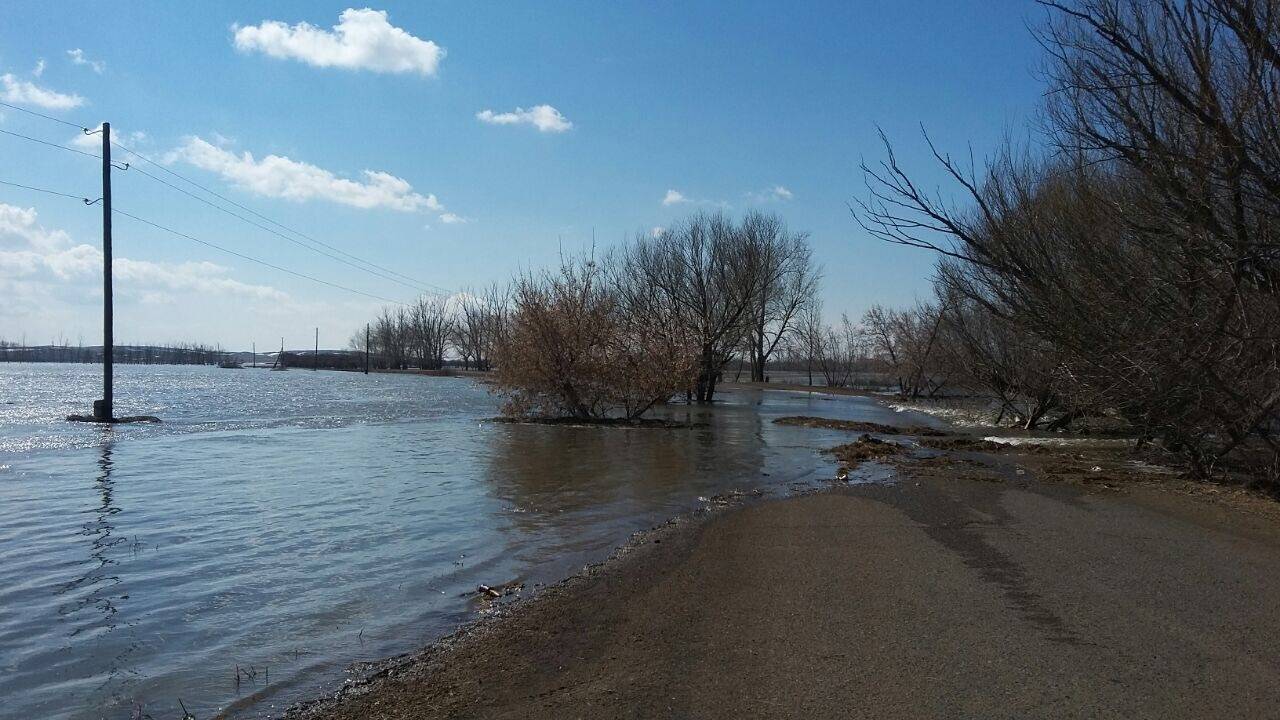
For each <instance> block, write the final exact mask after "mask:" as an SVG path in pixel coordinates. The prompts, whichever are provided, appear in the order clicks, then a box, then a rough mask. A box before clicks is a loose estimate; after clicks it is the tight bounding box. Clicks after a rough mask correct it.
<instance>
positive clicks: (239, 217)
mask: <svg viewBox="0 0 1280 720" xmlns="http://www.w3.org/2000/svg"><path fill="white" fill-rule="evenodd" d="M134 171H136V172H138V173H139V174H142V175H145V176H147V177H148V178H151V179H152V180H154V181H155V182H158V183H160V184H161V185H164V186H166V187H169V188H172V189H173V190H176V191H178V192H180V193H182V194H183V195H186V196H187V197H189V198H191V199H192V200H196V201H197V202H201V203H204V204H205V205H208V206H209V207H211V208H213V209H214V210H217V211H219V212H223V213H226V214H227V215H230V216H231V217H233V218H236V219H237V220H240V221H242V222H245V223H248V224H249V225H252V226H254V227H256V228H258V229H260V230H264V231H266V232H269V233H271V234H272V235H275V236H276V237H279V238H281V239H282V240H286V241H288V242H291V243H293V244H294V245H297V246H298V247H301V248H305V249H307V250H311V251H313V252H317V253H320V254H321V255H324V256H325V257H327V258H330V259H332V260H336V261H338V262H340V263H343V264H345V265H348V266H350V267H353V268H355V269H357V270H360V271H362V272H367V273H369V274H371V275H373V276H374V277H377V278H379V279H382V280H390V281H391V282H394V283H399V284H401V285H404V286H405V287H407V288H410V289H412V290H416V291H418V292H423V291H425V288H422V287H419V286H417V285H412V284H410V283H407V282H404V281H403V280H398V279H396V278H394V277H391V276H389V275H382V274H379V273H376V272H374V271H372V270H369V269H367V268H363V267H360V266H359V265H356V264H355V263H352V262H350V261H347V260H344V259H342V258H340V257H338V256H337V255H332V254H330V253H327V252H325V251H323V250H320V249H319V248H314V247H311V246H310V245H307V244H305V243H302V242H300V241H298V240H295V239H294V238H291V237H289V236H288V235H285V234H283V233H281V232H279V231H277V230H273V229H271V228H269V227H267V226H266V225H263V224H261V223H257V222H254V221H253V220H250V219H249V218H246V217H244V216H243V215H239V214H236V213H234V212H232V211H230V210H228V209H226V208H224V207H221V206H219V205H216V204H214V203H212V202H209V201H208V200H206V199H204V198H202V197H200V196H199V195H196V194H194V193H191V192H189V191H187V190H184V189H182V188H180V187H178V186H177V185H174V184H173V183H170V182H167V181H165V180H162V179H160V178H158V177H156V176H155V175H152V174H151V173H149V172H147V171H146V170H143V169H141V168H137V167H135V168H134Z"/></svg>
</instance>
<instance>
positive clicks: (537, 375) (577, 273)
mask: <svg viewBox="0 0 1280 720" xmlns="http://www.w3.org/2000/svg"><path fill="white" fill-rule="evenodd" d="M611 276H615V277H616V274H614V273H610V272H607V271H606V270H605V269H603V268H602V267H601V265H600V264H599V263H597V262H596V261H595V260H592V259H588V258H573V259H566V260H564V261H563V262H562V263H561V267H560V269H559V272H556V273H550V272H544V273H540V274H527V275H524V276H522V277H520V278H518V279H517V280H516V281H515V282H514V284H513V288H512V310H511V317H510V321H509V323H508V324H507V327H506V329H505V332H503V333H501V334H500V335H499V338H498V345H499V349H498V354H499V356H500V357H501V358H502V360H501V362H500V363H499V364H498V366H497V368H496V370H495V379H496V381H497V383H498V387H499V388H500V392H502V393H503V394H505V395H506V397H507V404H506V411H507V412H508V413H510V414H513V415H551V416H569V417H575V418H580V419H588V418H603V417H611V416H613V415H615V414H617V415H621V416H622V417H623V418H626V419H635V418H638V417H640V416H641V415H642V414H643V413H645V412H646V411H647V410H648V409H649V408H651V407H653V405H655V404H656V403H659V402H663V401H666V400H667V399H669V398H670V397H671V396H672V395H673V394H675V393H676V392H678V391H680V390H681V389H683V388H685V387H687V386H688V383H689V382H690V380H691V378H692V376H693V359H694V358H695V357H696V356H695V354H694V353H693V352H692V348H687V347H673V346H672V345H671V344H670V343H669V342H668V338H669V336H667V335H665V334H664V333H662V332H661V331H660V330H661V328H660V325H661V323H662V319H661V318H660V317H656V316H651V315H648V314H645V313H641V312H635V308H634V307H633V306H630V305H629V304H628V303H627V302H625V300H624V299H623V298H622V297H621V296H620V294H619V293H618V292H617V290H616V288H615V287H614V286H612V284H611V283H610V282H609V278H610V277H611Z"/></svg>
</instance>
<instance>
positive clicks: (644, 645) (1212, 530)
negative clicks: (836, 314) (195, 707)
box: [289, 441, 1280, 720]
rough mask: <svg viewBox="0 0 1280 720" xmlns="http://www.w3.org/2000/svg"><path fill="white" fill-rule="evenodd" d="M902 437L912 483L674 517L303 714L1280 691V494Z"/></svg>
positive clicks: (1145, 698) (1263, 699) (1154, 710)
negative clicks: (1277, 606) (1279, 606)
mask: <svg viewBox="0 0 1280 720" xmlns="http://www.w3.org/2000/svg"><path fill="white" fill-rule="evenodd" d="M905 442H909V441H905ZM902 447H903V448H904V450H902V451H900V452H894V453H893V455H892V458H891V459H890V460H889V462H892V463H893V465H894V467H895V469H896V473H897V480H896V482H892V483H885V484H863V485H854V484H845V483H833V485H832V487H831V488H830V489H829V490H827V491H824V492H821V493H818V494H811V495H806V496H800V497H795V498H790V499H781V500H763V501H759V502H752V503H749V504H746V505H744V506H740V507H736V508H734V509H729V510H725V511H722V512H718V513H711V514H708V515H705V516H703V517H692V518H684V519H682V520H680V521H677V522H673V523H671V524H669V525H667V526H664V527H662V528H659V529H658V530H656V531H654V532H652V533H650V534H646V535H643V536H640V537H638V538H637V539H636V540H635V541H634V542H633V543H632V544H630V545H628V546H627V547H626V548H624V549H623V551H621V552H620V553H619V554H618V555H617V556H616V557H615V558H614V559H613V560H611V561H610V562H608V563H605V564H603V565H601V566H596V567H593V568H591V569H590V570H588V571H587V572H585V573H583V574H581V575H579V576H576V577H574V578H571V579H570V580H568V581H566V582H564V583H562V584H561V585H558V586H556V587H553V588H550V589H548V590H546V591H545V592H544V593H542V594H541V595H539V596H538V597H535V598H533V599H531V600H527V601H521V602H518V603H515V604H512V605H510V606H501V605H500V606H499V607H500V608H502V609H501V610H500V611H499V612H498V613H497V614H495V616H494V617H491V618H489V619H487V620H484V621H481V622H479V623H477V624H476V625H474V626H472V627H470V628H468V629H466V630H464V631H462V632H460V633H458V634H456V635H455V636H453V637H451V638H448V639H446V640H445V641H442V642H441V643H438V644H436V645H434V646H432V647H431V648H428V649H427V650H425V651H423V652H422V653H420V654H418V655H416V656H414V657H412V658H405V659H401V660H399V661H396V662H394V663H392V664H390V665H388V666H387V667H386V668H384V669H383V670H382V671H381V672H380V673H378V674H377V675H376V676H375V677H374V678H373V679H372V680H370V681H368V682H364V683H359V684H355V685H352V686H350V687H349V688H348V689H347V690H346V691H345V692H344V694H343V695H342V696H341V697H340V698H338V699H337V700H330V701H325V702H321V703H318V704H314V705H311V706H308V707H306V708H300V709H296V710H295V711H293V712H292V713H290V715H289V717H293V718H312V719H316V718H332V719H335V720H336V719H347V718H351V719H354V718H435V717H441V718H444V717H463V718H471V717H475V718H481V717H483V718H508V717H509V718H516V717H520V718H562V717H593V718H594V717H635V718H650V717H664V718H665V717H696V718H737V717H804V718H814V717H877V718H883V717H901V718H919V717H1008V718H1014V717H1019V718H1022V717H1045V718H1050V717H1053V718H1056V717H1064V716H1066V717H1080V716H1124V717H1150V718H1198V717H1221V716H1240V715H1245V714H1256V715H1259V716H1266V715H1268V714H1270V713H1272V712H1273V711H1274V708H1275V707H1276V704H1277V703H1278V702H1280V688H1277V687H1276V686H1275V684H1274V683H1273V682H1272V681H1271V680H1272V679H1273V678H1274V675H1275V672H1276V671H1277V668H1280V642H1278V641H1280V618H1278V617H1277V616H1276V615H1275V613H1273V612H1271V611H1270V609H1269V607H1270V606H1269V604H1267V603H1262V602H1258V601H1257V598H1265V597H1273V596H1275V593H1277V592H1280V533H1278V532H1277V527H1280V514H1278V513H1277V507H1278V506H1277V505H1276V504H1275V503H1271V502H1268V501H1265V500H1262V499H1259V498H1258V497H1256V496H1252V495H1249V494H1248V493H1244V492H1243V491H1229V490H1226V489H1221V488H1219V489H1218V490H1217V491H1214V492H1207V491H1205V490H1204V489H1203V486H1199V488H1200V490H1199V491H1193V490H1191V489H1190V486H1191V485H1192V484H1186V485H1184V484H1182V483H1181V481H1180V480H1178V479H1177V478H1176V477H1172V476H1170V475H1168V474H1167V471H1164V470H1162V469H1160V468H1159V467H1156V466H1145V465H1141V464H1135V461H1133V460H1132V459H1131V458H1129V457H1127V456H1126V455H1124V454H1119V453H1117V454H1114V455H1113V456H1106V454H1105V453H1104V454H1100V455H1094V456H1089V455H1088V454H1087V453H1081V452H1077V453H1074V455H1078V457H1073V456H1072V455H1073V453H1067V454H1065V455H1064V454H1056V455H1055V454H1051V453H1045V452H1031V453H1028V452H1019V451H1018V449H1016V448H1014V449H1003V448H1002V449H1001V451H1000V452H982V451H981V450H975V449H971V448H965V449H963V450H959V449H956V450H951V449H947V450H937V449H928V448H919V447H918V446H909V445H906V444H904V445H903V446H902ZM832 467H833V470H834V469H835V467H836V464H835V463H834V462H833V465H832Z"/></svg>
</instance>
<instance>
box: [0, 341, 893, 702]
mask: <svg viewBox="0 0 1280 720" xmlns="http://www.w3.org/2000/svg"><path fill="white" fill-rule="evenodd" d="M97 377H98V376H97V369H96V368H93V367H92V366H78V365H23V364H17V363H14V364H6V365H0V400H3V401H4V402H6V403H11V404H0V608H4V611H3V612H0V669H2V670H3V672H0V697H5V698H7V700H6V704H5V705H3V707H2V708H0V717H15V718H18V717H22V718H28V717H41V718H54V719H80V718H84V719H86V720H88V719H92V720H98V718H104V717H105V718H108V719H110V720H114V719H115V718H122V719H123V718H129V717H131V715H132V713H133V711H134V709H135V708H137V707H141V708H142V709H143V712H146V713H150V714H151V715H153V716H155V717H176V716H177V715H178V713H177V712H176V711H177V703H176V699H177V698H178V697H181V698H182V699H183V702H184V703H185V704H186V706H187V707H188V709H190V710H191V712H192V713H193V714H195V715H196V716H197V717H209V716H211V715H214V714H215V713H217V712H218V711H219V710H226V711H227V712H228V714H229V715H231V716H232V717H256V716H259V715H261V714H263V713H266V712H267V710H268V709H269V708H270V707H272V706H274V707H276V708H279V707H281V706H283V705H286V704H288V703H289V702H291V701H294V700H297V699H301V698H304V697H307V696H310V695H314V694H316V693H318V692H320V691H321V690H323V689H325V688H332V687H333V686H334V685H335V684H337V683H339V682H341V681H342V679H343V678H344V671H345V670H346V669H347V668H348V667H349V666H350V665H351V664H352V663H353V662H356V661H368V660H375V659H378V658H381V657H385V656H388V655H392V654H396V653H402V652H407V651H410V650H412V649H414V648H416V647H419V646H420V645H422V644H423V643H425V642H428V641H430V640H432V639H434V638H436V637H439V636H441V635H443V634H445V633H447V632H450V631H452V630H453V629H454V628H455V627H456V626H457V625H458V624H459V623H460V622H463V621H464V620H466V619H467V618H470V617H472V616H473V615H472V613H473V612H474V608H473V607H472V606H471V604H470V602H469V591H473V590H474V588H475V587H476V585H478V584H481V583H484V584H489V585H499V584H505V583H507V582H509V581H512V580H515V579H517V578H519V579H523V580H526V581H527V583H528V587H533V585H534V583H535V582H540V581H541V582H545V581H551V580H555V579H558V578H559V577H562V576H564V575H565V574H567V573H569V572H571V571H573V570H575V569H576V568H579V567H581V566H582V565H583V564H584V563H586V562H591V561H596V560H600V559H602V558H603V557H604V555H606V554H607V553H608V552H609V551H610V550H611V549H612V548H613V547H616V546H617V545H618V544H620V543H622V542H623V541H625V540H626V538H627V537H628V536H629V535H630V534H631V533H632V532H634V531H636V530H640V529H644V528H647V527H650V526H652V525H654V524H657V523H659V522H661V521H662V520H665V519H666V518H668V517H670V516H671V515H674V514H676V513H679V512H682V511H685V510H688V509H691V508H694V507H696V506H697V504H698V502H697V498H698V497H699V496H704V497H713V496H716V495H721V494H725V493H730V492H732V491H735V490H749V489H751V488H754V487H757V486H761V485H773V486H774V487H775V488H778V489H782V490H785V489H786V488H787V487H789V486H790V485H792V484H793V483H805V482H811V481H812V480H813V479H815V478H819V477H829V476H830V474H831V471H832V466H830V465H829V461H828V460H827V459H826V458H823V457H821V456H819V455H818V454H817V453H816V452H814V450H815V448H818V447H824V446H827V445H832V444H836V442H837V441H839V440H840V438H841V436H840V435H839V434H838V433H832V432H830V431H823V430H813V429H807V428H793V427H785V426H778V425H774V424H773V423H772V422H770V420H771V419H772V418H774V417H778V416H781V415H825V416H828V417H837V418H841V419H858V420H867V421H871V422H884V421H885V419H884V416H885V414H886V412H885V411H884V410H883V409H882V408H879V407H878V406H876V405H874V404H872V403H871V402H870V401H868V400H866V399H864V398H841V399H839V400H837V401H826V400H823V399H821V398H820V396H811V395H805V394H801V393H776V392H770V393H758V392H756V393H737V392H735V393H730V394H727V395H726V396H725V398H724V402H723V403H720V404H718V405H717V406H716V407H714V408H699V407H687V406H684V405H678V406H672V407H670V408H668V409H667V410H666V411H665V412H666V415H667V417H668V418H669V419H672V420H679V421H682V422H690V423H701V425H699V426H698V427H694V428H684V429H680V430H649V429H646V430H643V431H634V432H616V431H612V430H609V429H600V428H565V427H550V426H541V425H509V424H502V423H491V422H485V420H486V419H487V418H491V417H493V416H494V415H495V414H496V413H497V408H496V403H495V401H494V400H493V398H492V397H491V396H490V395H489V393H488V392H486V391H485V390H484V389H483V388H482V387H480V386H478V385H476V384H474V383H472V382H470V381H466V380H459V379H452V378H426V377H415V376H404V375H377V374H375V375H368V376H365V375H361V374H355V373H332V372H289V373H268V372H256V371H253V370H246V371H241V372H229V371H220V370H217V369H214V368H199V367H165V366H150V367H145V366H130V365H125V366H118V367H117V377H118V384H117V388H116V396H117V398H118V412H121V413H129V414H155V415H159V416H160V417H161V418H162V419H163V420H164V422H163V423H162V424H160V425H152V426H129V427H115V428H105V429H104V428H99V427H95V426H92V425H82V424H73V423H66V422H63V420H62V416H63V415H65V414H67V413H68V412H75V411H82V410H83V409H84V408H86V407H88V405H89V403H90V402H91V400H92V399H93V398H94V397H96V396H97V393H98V390H99V388H98V386H97ZM889 415H892V413H889ZM762 473H767V475H763V474H762ZM236 666H240V667H242V668H243V667H254V668H265V667H269V668H270V682H269V684H268V683H266V682H264V680H265V677H257V678H255V679H254V680H253V681H252V682H251V681H248V680H244V679H243V678H242V682H241V683H240V684H239V686H237V684H236V682H235V668H236Z"/></svg>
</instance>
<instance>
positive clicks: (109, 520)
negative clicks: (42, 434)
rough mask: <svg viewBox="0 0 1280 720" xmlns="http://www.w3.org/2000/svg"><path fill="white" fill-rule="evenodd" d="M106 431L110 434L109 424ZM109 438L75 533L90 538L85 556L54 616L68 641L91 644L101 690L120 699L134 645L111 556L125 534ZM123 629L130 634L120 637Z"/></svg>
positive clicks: (62, 588) (124, 541) (117, 567)
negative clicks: (90, 501)
mask: <svg viewBox="0 0 1280 720" xmlns="http://www.w3.org/2000/svg"><path fill="white" fill-rule="evenodd" d="M106 432H108V433H110V432H111V430H110V428H108V429H107V430H106ZM113 450H114V447H113V442H112V441H111V440H110V439H107V441H105V442H104V443H103V444H102V446H101V448H100V450H99V453H100V454H99V457H98V459H97V473H96V475H95V478H94V483H93V498H94V506H93V507H91V508H88V509H86V510H82V511H81V512H83V513H86V514H88V515H90V516H91V517H90V518H89V519H87V520H85V522H84V523H83V524H82V525H81V528H80V531H79V534H80V535H82V536H84V537H86V538H88V539H89V547H88V550H89V552H88V554H87V556H86V557H85V558H84V559H83V560H81V561H80V562H79V564H80V565H82V566H83V570H82V571H81V572H79V573H77V575H76V577H75V578H74V579H72V580H71V581H69V582H67V583H64V584H62V585H60V586H59V587H58V588H57V589H56V590H55V594H57V595H59V596H64V597H65V599H64V600H63V602H62V603H61V604H60V605H59V607H58V615H59V619H60V620H61V621H62V622H65V623H68V624H69V626H70V628H69V630H68V633H67V636H68V637H69V638H73V640H72V642H76V643H88V644H90V645H92V646H95V647H94V649H93V650H92V651H90V652H91V654H92V655H93V656H96V657H97V658H99V659H100V662H102V663H103V664H105V665H106V666H107V672H106V673H105V677H104V679H103V681H102V684H101V685H100V689H109V691H110V693H111V695H113V696H115V698H116V699H121V698H122V696H121V691H122V689H123V687H124V686H125V685H127V684H128V681H129V678H130V677H132V676H135V675H136V674H137V672H136V671H135V670H133V669H131V668H129V667H127V666H126V665H125V661H126V659H127V658H128V656H129V655H131V654H132V653H133V652H134V650H136V649H137V643H136V641H135V640H134V639H133V638H132V637H131V635H132V632H131V630H132V626H133V622H132V621H130V620H127V619H126V620H123V621H122V620H121V614H120V609H121V608H120V606H121V603H122V602H123V601H127V600H128V599H129V595H128V593H127V592H126V591H125V589H124V587H123V581H122V578H121V575H120V562H119V560H118V559H117V557H115V555H116V554H118V553H119V552H120V550H121V549H124V548H123V547H122V546H125V545H126V544H127V543H128V538H127V537H125V536H122V535H118V534H117V532H116V527H117V522H116V520H115V516H116V515H118V514H119V513H120V512H121V508H120V507H119V506H118V505H117V504H116V488H115V479H114V478H113V477H112V475H113V472H114V469H115V461H114V460H113V459H112V453H113ZM121 631H126V635H128V636H129V637H121V635H120V632H121Z"/></svg>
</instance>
